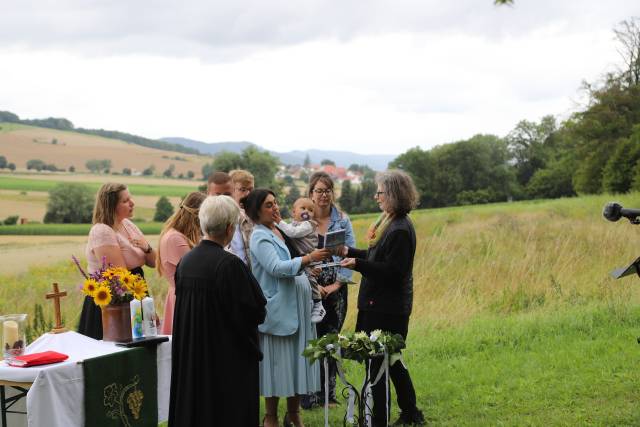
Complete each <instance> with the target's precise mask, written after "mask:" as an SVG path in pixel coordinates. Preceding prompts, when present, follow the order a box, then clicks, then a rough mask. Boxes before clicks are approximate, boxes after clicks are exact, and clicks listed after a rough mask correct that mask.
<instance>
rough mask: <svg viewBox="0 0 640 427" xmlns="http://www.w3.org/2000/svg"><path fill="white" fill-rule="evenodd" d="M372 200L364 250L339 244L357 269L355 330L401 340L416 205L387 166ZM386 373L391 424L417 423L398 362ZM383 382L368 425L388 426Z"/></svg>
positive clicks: (411, 190) (407, 183)
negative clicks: (373, 214)
mask: <svg viewBox="0 0 640 427" xmlns="http://www.w3.org/2000/svg"><path fill="white" fill-rule="evenodd" d="M376 182H377V184H378V189H377V191H376V193H375V196H374V197H375V199H376V201H377V202H378V206H380V209H381V210H382V214H381V215H380V217H379V218H378V219H377V220H376V221H375V222H374V223H373V225H372V226H371V227H370V228H369V231H368V233H367V240H368V242H369V247H368V248H367V249H366V250H361V249H355V248H351V247H347V246H345V247H344V249H343V255H344V256H346V257H349V258H345V259H344V260H343V261H342V263H341V265H342V266H343V267H346V268H350V269H353V270H356V271H358V272H360V274H362V282H361V283H360V293H359V294H358V319H357V322H356V330H357V331H365V332H367V333H370V332H372V331H374V330H376V329H381V330H383V331H386V332H390V333H394V334H400V335H402V336H403V337H404V339H405V340H406V338H407V332H408V328H409V316H410V315H411V308H412V305H413V273H412V270H413V257H414V255H415V252H416V232H415V230H414V228H413V223H412V222H411V219H410V218H409V216H408V214H409V212H411V210H412V209H414V208H415V207H416V206H417V204H418V193H417V191H416V188H415V186H414V184H413V181H412V180H411V177H409V175H407V174H406V173H404V172H402V171H399V170H390V171H386V172H383V173H381V174H380V175H378V176H377V177H376ZM381 364H382V361H381V360H378V359H376V360H373V361H372V362H371V366H370V369H371V372H372V373H375V372H378V370H379V369H380V366H381ZM389 375H390V377H391V381H392V382H393V386H394V387H395V389H396V394H397V396H398V406H399V407H400V409H401V411H402V412H401V414H400V419H399V420H398V421H396V423H394V424H393V425H399V426H402V425H422V424H424V416H423V415H422V412H421V411H420V410H419V409H418V407H417V406H416V392H415V389H414V388H413V383H412V382H411V377H410V376H409V371H408V370H407V368H406V367H405V366H404V364H403V363H397V362H396V363H395V364H393V366H391V367H390V370H389ZM385 392H386V387H385V384H384V382H382V381H379V382H378V383H377V384H376V385H375V386H373V402H374V403H373V425H374V426H386V425H388V411H389V410H390V408H388V407H387V404H386V402H389V399H388V396H386V393H385Z"/></svg>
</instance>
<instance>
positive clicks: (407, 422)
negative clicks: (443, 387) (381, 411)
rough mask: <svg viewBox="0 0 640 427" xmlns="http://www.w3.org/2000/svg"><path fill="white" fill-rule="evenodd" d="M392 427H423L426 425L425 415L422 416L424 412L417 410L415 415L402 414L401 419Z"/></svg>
mask: <svg viewBox="0 0 640 427" xmlns="http://www.w3.org/2000/svg"><path fill="white" fill-rule="evenodd" d="M391 425H392V426H395V427H402V426H423V425H424V415H422V411H420V410H419V409H416V411H415V412H413V413H411V414H410V413H406V412H402V413H400V418H398V419H397V420H396V422H394V423H393V424H391Z"/></svg>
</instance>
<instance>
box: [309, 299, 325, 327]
mask: <svg viewBox="0 0 640 427" xmlns="http://www.w3.org/2000/svg"><path fill="white" fill-rule="evenodd" d="M325 314H327V310H325V309H324V307H323V306H322V301H318V302H316V303H313V308H312V309H311V323H319V322H321V321H322V319H324V316H325Z"/></svg>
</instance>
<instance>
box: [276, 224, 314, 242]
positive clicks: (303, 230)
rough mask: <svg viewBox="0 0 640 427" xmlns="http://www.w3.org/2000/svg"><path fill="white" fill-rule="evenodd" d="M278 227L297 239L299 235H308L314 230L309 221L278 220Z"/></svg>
mask: <svg viewBox="0 0 640 427" xmlns="http://www.w3.org/2000/svg"><path fill="white" fill-rule="evenodd" d="M278 228H279V229H280V230H282V231H283V232H284V234H286V235H287V236H289V237H291V238H292V239H299V238H300V237H305V236H308V235H309V234H311V233H313V232H314V231H315V227H314V226H313V224H312V223H311V221H301V222H296V221H293V222H292V223H291V224H287V223H286V222H284V221H280V222H279V223H278Z"/></svg>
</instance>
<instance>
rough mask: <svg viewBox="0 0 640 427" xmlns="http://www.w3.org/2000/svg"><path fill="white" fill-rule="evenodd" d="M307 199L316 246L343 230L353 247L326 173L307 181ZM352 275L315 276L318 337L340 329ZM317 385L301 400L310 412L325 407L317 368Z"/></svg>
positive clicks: (332, 396)
mask: <svg viewBox="0 0 640 427" xmlns="http://www.w3.org/2000/svg"><path fill="white" fill-rule="evenodd" d="M308 194H309V198H310V199H311V200H313V203H314V204H315V211H314V217H315V218H314V219H315V220H316V221H317V222H318V247H324V236H325V235H326V233H327V232H330V231H336V230H346V235H345V245H347V246H351V245H353V244H355V241H356V239H355V236H354V234H353V227H352V226H351V220H350V219H349V217H348V216H347V214H345V213H344V212H342V211H340V210H339V209H338V208H337V207H336V205H335V199H334V184H333V179H331V177H330V176H329V175H328V174H327V173H325V172H316V173H314V174H313V175H311V178H310V179H309V189H308ZM333 259H334V261H340V260H341V259H342V258H341V257H339V256H334V257H333ZM352 274H353V272H352V271H351V270H349V269H347V268H340V269H337V271H336V269H323V270H322V274H321V275H320V276H319V277H318V284H319V285H320V286H321V289H320V292H321V294H322V296H323V302H322V304H323V305H324V308H325V310H326V311H327V313H326V315H325V317H324V319H322V321H321V322H320V323H317V324H316V330H317V333H318V337H320V336H322V335H324V334H328V333H338V332H340V330H341V329H342V325H343V324H344V319H345V317H346V315H347V284H348V283H349V282H351V275H352ZM320 373H321V375H320V378H321V381H320V385H321V387H322V390H321V391H320V392H319V393H316V394H312V395H308V396H305V397H303V398H302V402H301V403H302V407H303V408H305V409H309V408H311V407H313V406H314V405H320V406H322V405H324V396H325V391H324V376H325V372H324V368H322V367H321V368H320ZM328 375H329V404H330V405H335V404H337V403H338V401H337V399H336V391H335V388H336V365H335V361H333V360H330V361H329V373H328Z"/></svg>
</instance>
